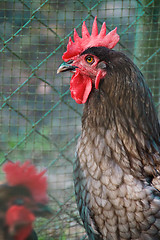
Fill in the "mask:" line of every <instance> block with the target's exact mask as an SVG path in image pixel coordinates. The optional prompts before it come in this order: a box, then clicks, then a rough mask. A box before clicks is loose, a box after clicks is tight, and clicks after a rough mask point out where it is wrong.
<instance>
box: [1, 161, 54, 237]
mask: <svg viewBox="0 0 160 240" xmlns="http://www.w3.org/2000/svg"><path fill="white" fill-rule="evenodd" d="M3 171H4V173H5V177H6V182H5V184H1V185H0V203H1V206H0V222H1V223H2V224H4V225H5V226H6V227H7V229H8V235H9V236H11V238H13V239H15V240H24V239H26V238H27V237H28V236H29V235H30V234H31V232H32V225H33V222H34V221H35V219H36V216H49V215H50V214H51V211H50V209H49V207H48V206H47V205H46V204H47V203H48V195H47V178H46V176H44V173H45V171H41V172H38V171H37V169H36V167H35V166H34V165H32V164H31V163H30V162H29V161H26V162H24V163H23V164H20V163H19V162H16V163H12V162H8V163H6V164H5V165H4V167H3ZM3 219H4V220H3ZM3 221H4V223H3Z"/></svg>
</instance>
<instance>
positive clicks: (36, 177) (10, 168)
mask: <svg viewBox="0 0 160 240" xmlns="http://www.w3.org/2000/svg"><path fill="white" fill-rule="evenodd" d="M3 171H4V172H5V174H6V180H7V182H8V184H9V185H10V186H16V185H24V186H25V187H27V188H28V189H29V190H30V192H31V194H32V196H33V198H34V200H35V201H37V202H41V203H46V202H47V201H48V196H47V178H46V176H44V173H45V170H44V171H42V172H40V173H38V172H37V169H36V167H35V166H34V165H32V164H31V163H30V162H29V161H26V162H25V163H23V164H22V165H20V162H16V163H12V162H8V163H6V164H5V165H4V167H3Z"/></svg>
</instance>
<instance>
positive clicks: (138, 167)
mask: <svg viewBox="0 0 160 240" xmlns="http://www.w3.org/2000/svg"><path fill="white" fill-rule="evenodd" d="M148 105H149V109H146V111H145V112H144V113H143V112H140V113H139V112H138V110H137V109H136V110H137V112H134V109H131V107H132V108H133V106H130V105H129V104H128V106H127V104H126V105H125V106H124V107H123V108H118V106H116V105H114V104H113V101H112V99H111V97H110V96H109V95H105V96H104V94H103V93H102V92H100V91H97V90H94V91H93V92H92V93H91V94H90V97H89V99H88V101H87V103H86V104H85V106H84V111H83V117H82V139H81V142H83V141H84V139H83V136H85V135H86V136H87V139H88V140H87V141H89V142H92V143H93V142H94V141H95V142H97V141H98V140H97V139H100V140H101V141H102V142H105V144H106V148H109V149H110V151H111V154H112V159H113V160H114V162H115V163H116V164H118V165H119V166H120V167H121V168H122V169H123V170H124V171H125V172H126V173H129V174H132V175H134V176H135V177H140V178H143V177H146V176H148V175H152V174H154V173H153V171H154V169H155V166H156V164H157V163H156V162H157V161H159V160H158V159H159V158H157V160H156V158H155V160H154V163H153V162H152V161H151V162H150V163H148V157H149V156H151V155H152V156H153V158H154V154H156V152H160V144H159V132H160V131H159V123H158V118H157V115H156V112H155V111H154V106H153V103H152V101H150V102H149V104H148ZM144 107H145V106H144ZM143 109H144V108H143ZM147 111H148V112H149V113H147ZM143 114H146V115H143ZM147 114H148V115H147ZM147 118H148V119H147ZM152 122H153V124H151V123H152ZM93 138H95V139H93ZM82 144H83V143H82ZM99 144H100V142H99ZM99 144H97V146H96V148H99ZM154 164H155V165H154ZM145 165H146V169H145V168H144V166H145Z"/></svg>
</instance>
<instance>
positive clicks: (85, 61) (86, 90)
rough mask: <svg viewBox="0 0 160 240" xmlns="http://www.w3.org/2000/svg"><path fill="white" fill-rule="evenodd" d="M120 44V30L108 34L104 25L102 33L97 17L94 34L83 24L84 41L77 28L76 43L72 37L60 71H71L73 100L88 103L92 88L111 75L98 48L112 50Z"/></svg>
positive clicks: (75, 33)
mask: <svg viewBox="0 0 160 240" xmlns="http://www.w3.org/2000/svg"><path fill="white" fill-rule="evenodd" d="M118 41H119V35H118V34H117V28H115V29H114V30H113V31H111V32H109V33H108V34H107V35H106V24H105V22H104V23H103V25H102V28H101V31H100V33H99V34H98V26H97V17H95V19H94V22H93V27H92V33H91V35H90V34H89V32H88V29H87V27H86V25H85V22H83V25H82V38H80V37H79V36H78V33H77V31H76V30H75V29H74V42H73V41H72V39H71V38H69V42H68V45H67V51H66V52H65V53H64V54H63V56H62V59H63V60H64V63H62V64H61V65H60V67H59V68H58V70H57V73H59V72H65V71H71V72H72V73H74V74H73V76H72V78H71V82H70V91H71V96H72V98H73V99H74V100H75V101H76V102H77V103H79V104H81V103H85V102H86V101H87V99H88V96H89V94H90V92H91V90H92V87H95V88H96V89H98V88H99V83H100V80H101V79H103V78H104V77H105V75H106V74H107V71H106V67H107V62H106V61H103V60H102V59H101V58H99V56H98V55H96V54H95V53H94V48H97V47H101V49H102V51H103V48H104V49H105V50H106V49H112V48H113V47H114V46H115V45H116V44H117V42H118Z"/></svg>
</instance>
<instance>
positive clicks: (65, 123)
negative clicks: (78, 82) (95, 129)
mask: <svg viewBox="0 0 160 240" xmlns="http://www.w3.org/2000/svg"><path fill="white" fill-rule="evenodd" d="M96 15H97V17H98V24H99V27H100V26H101V24H102V22H103V21H105V22H106V24H107V29H108V31H109V30H112V29H113V28H115V27H116V26H117V28H118V34H119V35H120V42H119V44H118V46H117V47H116V49H117V50H120V51H122V52H124V53H125V54H127V55H128V56H129V57H130V58H131V59H132V60H134V62H135V63H136V64H137V65H138V66H139V68H140V69H141V70H142V72H143V73H144V75H145V77H146V80H147V81H148V84H149V86H150V88H151V90H152V92H153V95H154V99H155V103H156V106H157V110H158V106H159V84H160V72H159V64H160V2H159V0H152V1H151V0H132V1H131V0H121V1H118V0H114V1H113V0H112V1H110V0H108V1H107V0H106V1H104V0H99V1H95V0H92V1H91V0H89V1H88V0H77V1H73V0H72V1H71V0H59V1H58V0H45V1H44V0H32V1H29V0H4V1H0V93H1V98H0V131H1V134H0V163H1V166H2V165H3V163H4V162H5V161H7V160H11V161H13V162H14V161H16V160H19V161H22V162H23V161H24V160H26V159H31V161H32V162H33V163H34V164H36V165H37V166H39V168H46V169H47V174H48V180H49V196H50V205H51V207H52V209H53V216H52V217H51V218H50V219H40V220H38V221H37V222H36V226H35V228H36V230H37V232H38V235H39V239H54V240H58V239H63V240H64V239H85V232H84V229H83V227H82V224H81V221H80V218H79V215H78V212H77V208H76V204H75V197H74V189H73V181H72V162H73V161H74V157H75V155H74V152H75V148H76V142H77V139H78V137H79V135H80V130H81V113H82V106H81V105H77V104H76V103H75V102H74V100H73V99H71V97H70V91H69V80H70V74H69V73H67V74H65V76H64V75H57V74H56V70H57V68H58V66H59V65H60V63H61V62H62V59H61V57H62V54H63V52H64V51H65V49H66V44H67V42H68V38H69V36H72V35H73V29H74V28H76V29H77V31H78V33H79V34H80V35H81V25H82V22H83V21H84V20H85V21H86V25H87V27H88V28H89V30H91V26H92V23H93V19H94V17H95V16H96Z"/></svg>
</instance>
